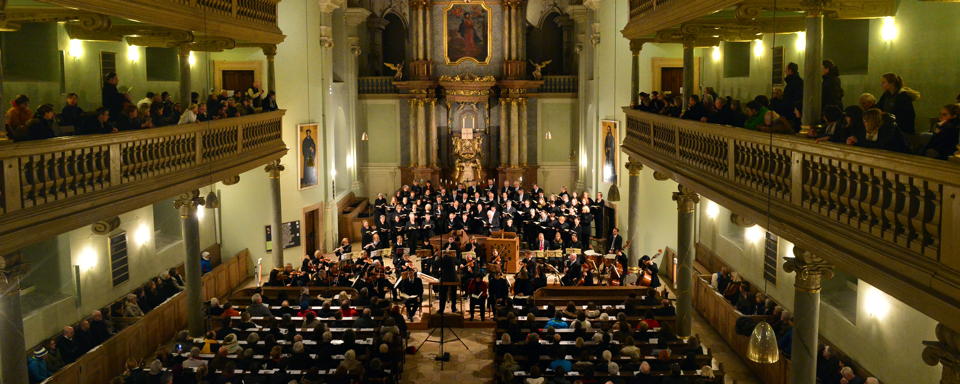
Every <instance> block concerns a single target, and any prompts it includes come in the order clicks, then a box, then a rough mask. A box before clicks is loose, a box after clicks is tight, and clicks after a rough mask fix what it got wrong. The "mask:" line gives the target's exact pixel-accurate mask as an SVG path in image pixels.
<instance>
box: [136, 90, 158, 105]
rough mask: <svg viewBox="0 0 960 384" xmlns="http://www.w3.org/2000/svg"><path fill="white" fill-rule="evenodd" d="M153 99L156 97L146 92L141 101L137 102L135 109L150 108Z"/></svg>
mask: <svg viewBox="0 0 960 384" xmlns="http://www.w3.org/2000/svg"><path fill="white" fill-rule="evenodd" d="M155 97H157V95H156V94H155V93H153V92H150V91H148V92H147V94H146V95H145V96H144V97H143V98H142V99H140V100H138V101H137V108H138V109H139V108H143V107H144V106H146V107H147V108H150V104H152V103H153V100H154V98H155Z"/></svg>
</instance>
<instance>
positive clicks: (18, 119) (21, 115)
mask: <svg viewBox="0 0 960 384" xmlns="http://www.w3.org/2000/svg"><path fill="white" fill-rule="evenodd" d="M32 118H33V111H31V110H30V98H29V97H27V95H17V97H15V98H13V102H11V106H10V109H8V110H7V113H6V114H5V115H4V119H3V124H4V128H5V130H6V132H5V133H6V135H7V137H8V138H10V139H13V136H14V135H15V133H16V132H20V131H23V129H24V127H26V126H27V122H28V121H30V119H32Z"/></svg>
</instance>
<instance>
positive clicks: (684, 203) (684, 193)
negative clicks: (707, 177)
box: [673, 185, 700, 213]
mask: <svg viewBox="0 0 960 384" xmlns="http://www.w3.org/2000/svg"><path fill="white" fill-rule="evenodd" d="M673 201H676V202H677V210H678V211H680V213H692V212H693V208H694V207H696V205H697V203H699V202H700V195H698V194H697V193H696V192H694V191H693V190H692V189H690V188H687V187H684V186H683V185H678V186H677V192H674V193H673Z"/></svg>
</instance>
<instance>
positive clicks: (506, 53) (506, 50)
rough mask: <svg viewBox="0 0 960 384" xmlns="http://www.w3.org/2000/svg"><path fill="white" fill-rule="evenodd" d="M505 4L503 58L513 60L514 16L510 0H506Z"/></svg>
mask: <svg viewBox="0 0 960 384" xmlns="http://www.w3.org/2000/svg"><path fill="white" fill-rule="evenodd" d="M501 4H503V60H513V56H512V55H510V53H511V52H512V51H511V50H510V45H511V42H510V35H511V32H510V31H511V25H512V24H513V21H512V20H511V19H512V18H511V17H510V8H511V7H510V2H509V1H504V2H501Z"/></svg>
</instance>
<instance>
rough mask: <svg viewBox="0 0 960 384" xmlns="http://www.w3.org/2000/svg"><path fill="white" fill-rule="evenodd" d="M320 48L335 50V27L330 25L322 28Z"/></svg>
mask: <svg viewBox="0 0 960 384" xmlns="http://www.w3.org/2000/svg"><path fill="white" fill-rule="evenodd" d="M320 47H321V48H333V27H331V26H328V25H321V26H320Z"/></svg>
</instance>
